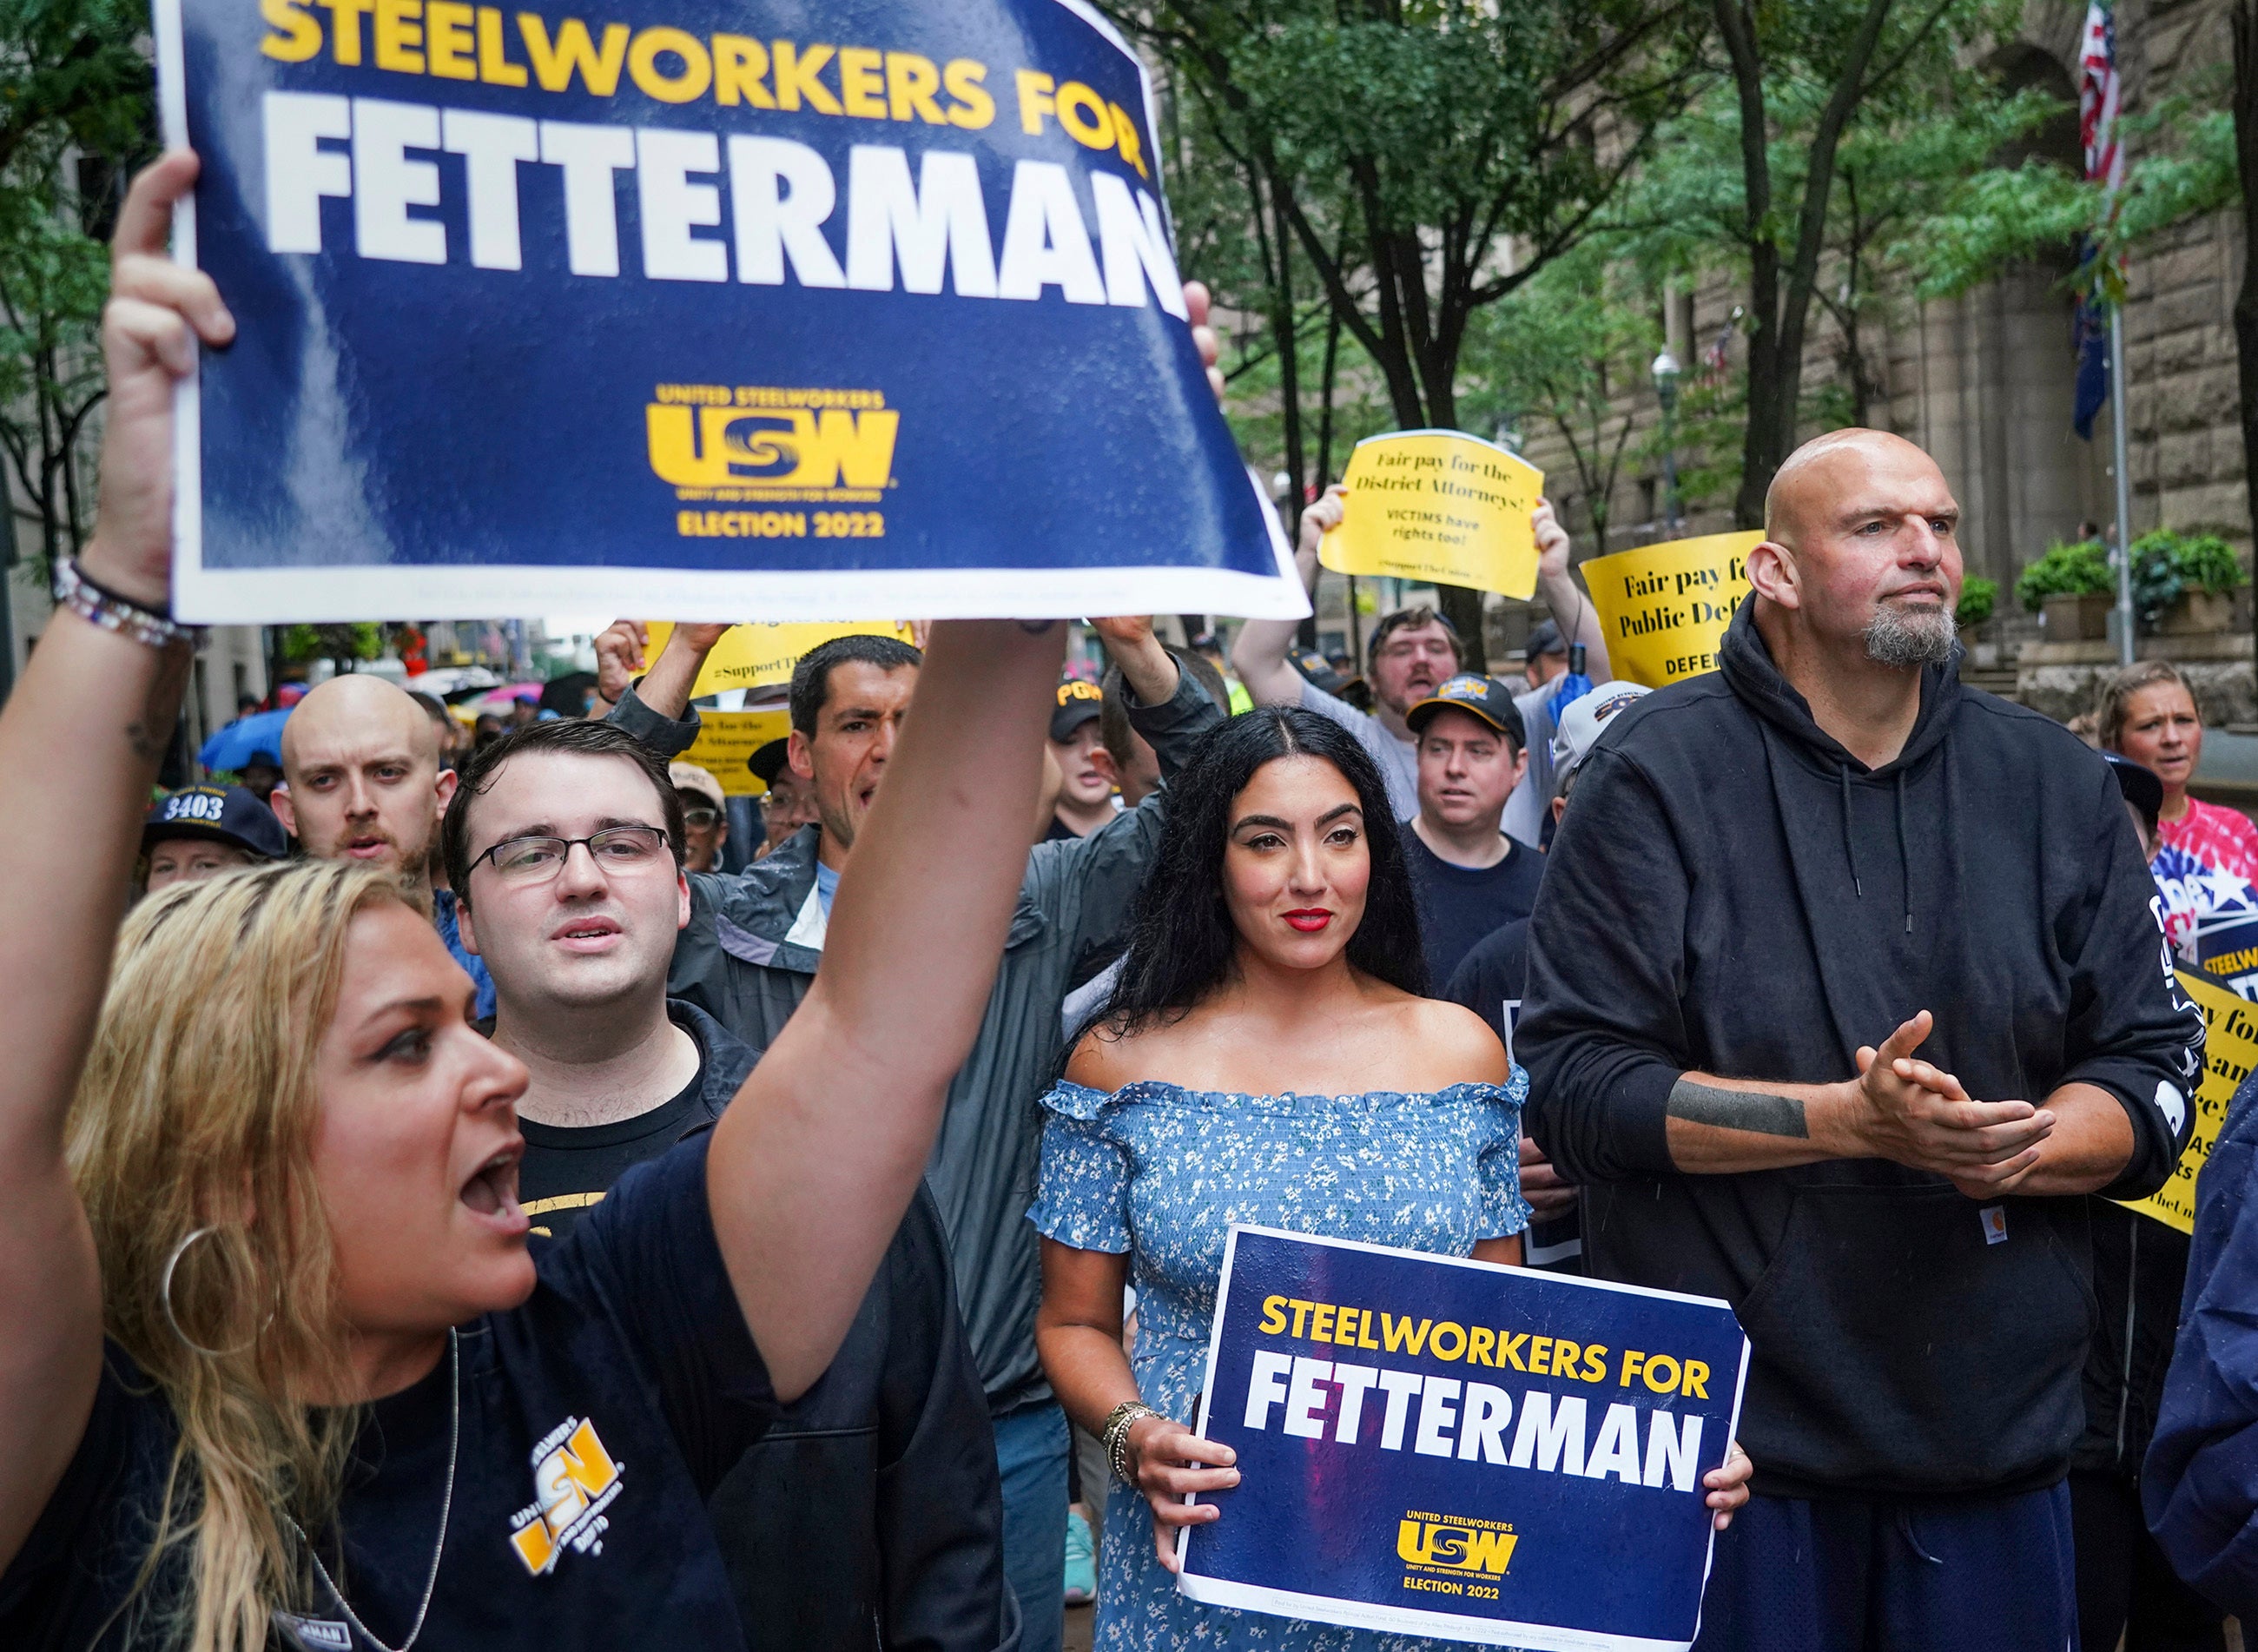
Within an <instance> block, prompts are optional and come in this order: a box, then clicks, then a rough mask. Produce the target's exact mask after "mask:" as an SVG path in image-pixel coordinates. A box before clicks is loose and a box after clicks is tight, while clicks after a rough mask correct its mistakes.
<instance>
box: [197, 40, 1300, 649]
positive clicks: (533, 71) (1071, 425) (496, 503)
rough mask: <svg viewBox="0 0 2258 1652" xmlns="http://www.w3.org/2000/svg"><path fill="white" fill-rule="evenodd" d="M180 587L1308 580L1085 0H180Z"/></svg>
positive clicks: (220, 608)
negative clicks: (1238, 439)
mask: <svg viewBox="0 0 2258 1652" xmlns="http://www.w3.org/2000/svg"><path fill="white" fill-rule="evenodd" d="M154 20H155V25H156V32H157V42H158V61H159V78H160V94H161V108H162V114H163V124H164V130H165V135H166V139H167V142H168V143H172V144H176V145H187V146H191V147H193V148H195V150H196V151H197V153H199V154H200V155H201V156H202V160H203V171H202V175H201V176H200V178H199V179H198V181H197V185H196V190H195V203H194V210H193V211H192V212H183V213H182V214H181V217H180V218H179V219H178V225H177V235H178V240H177V244H176V248H175V251H176V254H177V256H179V257H181V258H182V259H184V260H188V261H190V262H193V263H195V264H197V265H198V266H200V267H202V268H203V269H205V270H206V271H208V272H209V274H211V275H212V277H213V279H214V280H215V281H217V283H218V286H219V289H220V293H221V295H222V296H223V297H224V299H225V300H226V301H227V303H228V304H229V305H230V307H231V309H232V310H234V312H235V315H236V316H237V317H238V320H239V321H240V323H241V324H242V331H241V336H240V337H239V338H238V340H237V342H236V343H235V344H234V345H232V346H231V348H229V349H227V350H224V351H215V352H207V353H206V354H205V356H204V358H203V360H202V367H201V371H200V374H199V376H198V377H197V378H196V379H195V380H194V381H190V382H188V384H186V385H185V386H184V387H183V388H182V391H181V425H180V436H179V451H178V453H177V456H176V457H177V469H178V474H179V482H180V487H179V505H178V514H177V528H178V536H177V537H178V542H179V546H180V550H179V569H178V573H177V577H176V587H175V588H176V603H177V608H178V611H179V612H180V613H181V615H182V616H184V617H188V618H191V619H195V620H209V621H247V622H248V621H275V620H283V619H338V620H342V619H352V618H367V617H382V616H396V615H399V614H402V613H408V612H413V613H415V614H417V615H423V616H435V617H449V616H475V615H486V614H494V613H513V612H515V613H528V612H530V613H542V612H557V611H560V610H572V609H579V610H587V609H611V610H613V611H617V612H621V613H630V614H640V613H664V614H668V615H671V616H676V617H679V618H684V619H713V620H738V619H749V618H756V617H758V618H766V619H779V620H784V619H789V620H854V619H861V618H863V617H865V616H868V615H870V614H882V613H883V614H914V615H918V616H931V617H948V616H969V615H994V614H1011V615H1018V616H1026V617H1040V616H1059V615H1074V614H1082V613H1097V614H1111V613H1146V612H1149V611H1152V610H1154V609H1172V610H1183V611H1201V612H1221V613H1232V614H1246V615H1260V616H1278V617H1287V616H1299V615H1301V614H1303V613H1306V612H1307V611H1308V609H1307V605H1306V603H1305V602H1304V601H1303V595H1302V592H1301V587H1300V585H1299V583H1298V581H1296V580H1293V579H1291V578H1289V577H1284V575H1285V574H1286V573H1289V571H1290V563H1289V559H1288V558H1287V553H1286V547H1285V545H1284V541H1283V538H1282V535H1281V533H1280V531H1279V529H1278V525H1277V522H1276V518H1275V513H1273V512H1272V510H1271V509H1270V508H1269V505H1268V503H1267V501H1266V500H1265V499H1264V498H1263V497H1262V496H1261V495H1260V489H1259V487H1258V486H1257V484H1256V483H1255V482H1254V481H1253V478H1252V477H1251V476H1250V475H1249V474H1248V472H1247V471H1246V467H1245V466H1244V465H1243V464H1242V463H1241V462H1240V460H1239V456H1238V454H1237V452H1235V450H1234V448H1233V445H1232V440H1231V436H1230V431H1229V430H1228V428H1227V427H1226V425H1225V423H1224V420H1223V417H1222V414H1221V411H1220V410H1219V409H1218V408H1217V406H1216V404H1215V400H1214V397H1213V396H1212V395H1211V393H1210V391H1209V389H1208V385H1207V380H1206V374H1205V370H1204V367H1203V366H1202V364H1201V362H1200V360H1199V355H1198V351H1197V348H1196V345H1195V344H1194V342H1193V339H1192V336H1191V328H1190V324H1189V312H1188V308H1187V304H1186V301H1185V297H1184V295H1183V290H1182V281H1181V278H1180V276H1179V274H1178V271H1177V268H1176V264H1175V249H1174V246H1173V244H1172V239H1171V235H1170V231H1169V227H1168V220H1167V217H1166V213H1165V210H1164V207H1163V204H1162V201H1161V182H1160V175H1159V167H1158V166H1157V163H1156V157H1155V155H1154V127H1153V117H1152V113H1151V102H1150V97H1149V92H1148V88H1147V83H1146V77H1145V74H1144V70H1143V68H1142V67H1141V66H1140V63H1139V61H1138V60H1137V58H1136V57H1135V55H1134V54H1133V53H1132V52H1130V51H1129V49H1128V48H1127V47H1126V46H1125V45H1124V43H1123V42H1122V40H1121V39H1120V37H1119V36H1118V34H1116V33H1115V32H1114V31H1113V30H1112V28H1111V25H1108V24H1106V23H1105V22H1104V19H1103V18H1100V17H1099V16H1098V14H1097V12H1096V11H1094V10H1092V9H1091V8H1090V7H1089V6H1088V5H1086V4H1082V0H953V3H952V4H931V3H930V0H815V3H813V4H795V5H792V6H788V7H785V6H778V7H766V6H762V5H758V4H756V5H752V6H746V5H744V4H731V3H730V0H617V4H614V5H612V6H610V7H608V8H607V9H604V10H601V11H589V10H587V9H586V8H585V7H580V6H579V5H577V4H574V0H544V4H543V7H542V9H541V10H539V11H528V10H524V9H522V8H521V7H519V6H515V5H511V6H499V5H484V4H475V3H474V0H464V3H462V4H456V3H455V0H377V3H376V4H329V3H328V0H322V3H321V4H315V0H259V4H251V3H250V0H158V4H157V5H156V7H155V13H154Z"/></svg>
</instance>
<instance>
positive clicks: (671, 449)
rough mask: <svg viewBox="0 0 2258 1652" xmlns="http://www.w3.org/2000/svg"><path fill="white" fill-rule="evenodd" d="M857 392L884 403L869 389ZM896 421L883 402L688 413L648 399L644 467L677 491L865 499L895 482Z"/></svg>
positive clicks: (707, 408) (716, 408)
mask: <svg viewBox="0 0 2258 1652" xmlns="http://www.w3.org/2000/svg"><path fill="white" fill-rule="evenodd" d="M779 394H789V393H779ZM849 394H853V393H849ZM862 394H863V395H864V396H867V399H869V400H870V401H882V400H883V398H881V397H879V396H878V395H877V392H875V391H872V392H868V393H862ZM811 399H813V398H811ZM858 399H860V398H859V397H858ZM901 417H902V416H901V415H900V414H899V413H898V412H896V411H895V410H893V409H891V408H887V407H884V406H883V405H881V406H877V407H865V408H860V409H857V408H844V407H781V408H771V407H765V406H756V407H744V406H713V405H707V406H702V407H695V408H692V407H682V406H671V405H668V404H665V403H663V402H652V403H650V405H649V406H648V407H647V408H646V409H644V420H645V424H646V429H647V433H648V436H649V439H650V467H651V469H652V470H653V471H655V472H657V474H658V476H659V478H660V480H662V481H669V482H672V483H673V484H674V485H675V486H676V487H677V488H736V489H741V490H743V491H744V494H745V496H746V497H748V498H754V497H760V496H769V497H777V498H788V499H816V500H820V499H824V498H828V497H832V496H834V495H854V496H855V497H857V498H867V497H870V496H871V495H874V494H875V492H876V490H877V489H880V488H884V487H886V486H887V485H888V484H889V483H890V482H891V481H892V480H893V465H894V438H895V435H896V432H897V431H898V430H899V428H900V425H901Z"/></svg>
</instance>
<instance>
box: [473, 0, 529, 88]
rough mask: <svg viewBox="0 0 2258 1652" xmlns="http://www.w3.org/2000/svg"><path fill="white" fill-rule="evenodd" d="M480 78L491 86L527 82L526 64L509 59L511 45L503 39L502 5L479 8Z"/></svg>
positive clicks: (519, 84) (520, 84) (516, 84)
mask: <svg viewBox="0 0 2258 1652" xmlns="http://www.w3.org/2000/svg"><path fill="white" fill-rule="evenodd" d="M479 79H480V80H482V81H484V82H486V84H487V85H489V86H522V85H524V84H525V65H524V64H522V63H513V62H511V61H509V46H508V43H507V42H506V41H505V40H504V39H502V32H501V7H500V6H480V7H479Z"/></svg>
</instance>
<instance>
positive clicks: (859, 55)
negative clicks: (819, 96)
mask: <svg viewBox="0 0 2258 1652" xmlns="http://www.w3.org/2000/svg"><path fill="white" fill-rule="evenodd" d="M883 61H884V58H883V56H882V55H881V54H880V53H877V52H874V51H872V50H871V49H870V47H869V46H844V47H842V48H841V50H840V53H839V102H840V103H841V106H842V107H843V108H844V109H845V110H847V112H848V113H849V114H850V115H852V116H854V117H856V119H857V120H884V119H885V117H886V106H885V104H884V103H882V102H880V101H879V100H880V98H881V97H882V96H883V95H884V92H885V89H886V83H885V81H884V79H883V78H882V77H881V76H880V75H879V72H878V66H879V64H880V63H882V62H883Z"/></svg>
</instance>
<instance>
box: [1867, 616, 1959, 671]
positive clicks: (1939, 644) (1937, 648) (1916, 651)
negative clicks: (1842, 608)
mask: <svg viewBox="0 0 2258 1652" xmlns="http://www.w3.org/2000/svg"><path fill="white" fill-rule="evenodd" d="M1955 638H1956V628H1955V626H1954V624H1953V622H1952V616H1951V615H1949V614H1948V613H1946V612H1945V611H1944V610H1943V609H1941V608H1916V609H1900V608H1893V607H1892V606H1891V605H1890V604H1888V603H1886V602H1885V603H1884V604H1883V605H1882V606H1881V607H1880V608H1878V609H1876V610H1875V611H1874V617H1873V619H1872V620H1871V622H1870V623H1868V625H1867V626H1866V658H1867V659H1871V660H1872V661H1873V662H1874V663H1875V664H1876V665H1878V666H1944V665H1949V664H1950V663H1951V660H1952V645H1953V643H1954V641H1955Z"/></svg>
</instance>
